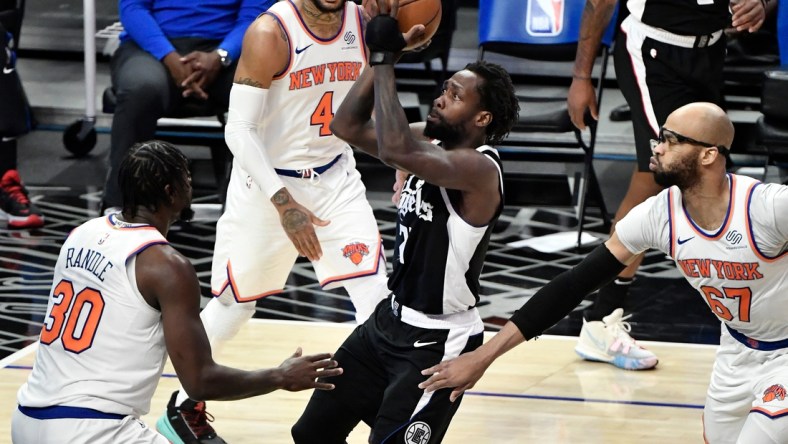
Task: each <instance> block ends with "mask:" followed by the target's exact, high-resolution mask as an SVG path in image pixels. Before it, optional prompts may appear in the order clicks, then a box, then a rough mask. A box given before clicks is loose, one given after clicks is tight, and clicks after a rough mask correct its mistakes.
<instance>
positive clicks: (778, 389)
mask: <svg viewBox="0 0 788 444" xmlns="http://www.w3.org/2000/svg"><path fill="white" fill-rule="evenodd" d="M775 399H776V400H778V401H783V400H785V387H783V386H782V384H774V385H773V386H771V387H769V388H767V389H766V390H764V391H763V402H771V401H774V400H775Z"/></svg>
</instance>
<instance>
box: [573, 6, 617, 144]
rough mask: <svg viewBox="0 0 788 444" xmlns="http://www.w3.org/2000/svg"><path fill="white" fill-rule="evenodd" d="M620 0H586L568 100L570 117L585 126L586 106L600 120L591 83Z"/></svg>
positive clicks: (580, 125) (577, 123)
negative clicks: (603, 39)
mask: <svg viewBox="0 0 788 444" xmlns="http://www.w3.org/2000/svg"><path fill="white" fill-rule="evenodd" d="M616 2H617V0H586V5H585V8H584V9H583V17H582V19H581V21H580V37H579V39H578V42H577V54H576V55H575V66H574V68H573V71H572V85H571V86H570V87H569V96H568V97H567V99H566V100H567V103H568V106H569V117H570V118H571V119H572V123H573V124H574V125H575V126H576V127H578V128H580V129H584V128H585V127H586V124H585V122H584V120H583V119H584V115H585V112H586V109H588V110H590V111H591V117H593V118H594V120H599V110H598V109H597V103H596V92H595V90H594V84H593V83H591V71H592V70H593V68H594V61H595V60H596V55H597V53H598V52H599V44H600V42H601V41H602V34H604V32H605V28H607V25H608V23H610V18H611V17H612V16H613V11H615V9H616Z"/></svg>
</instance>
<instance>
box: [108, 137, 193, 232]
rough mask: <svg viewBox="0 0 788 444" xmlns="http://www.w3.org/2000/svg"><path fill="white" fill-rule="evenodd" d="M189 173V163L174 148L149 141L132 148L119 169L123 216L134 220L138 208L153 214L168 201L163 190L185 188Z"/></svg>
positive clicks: (164, 143) (167, 144)
mask: <svg viewBox="0 0 788 444" xmlns="http://www.w3.org/2000/svg"><path fill="white" fill-rule="evenodd" d="M188 174H189V160H188V159H187V158H186V156H185V155H183V153H182V152H180V150H178V148H175V146H174V145H172V144H170V143H167V142H162V141H161V140H150V141H147V142H141V143H138V144H136V145H134V146H132V147H131V149H130V150H129V153H128V155H127V156H126V158H125V159H123V162H122V163H121V164H120V168H119V169H118V182H119V184H120V190H121V193H122V194H123V213H124V214H126V215H128V216H130V217H134V216H136V215H137V208H139V207H146V208H148V209H149V210H151V211H156V210H157V209H158V208H159V205H162V204H165V203H166V202H167V196H166V195H165V193H164V187H165V186H166V185H170V186H172V187H175V188H176V189H178V190H184V189H186V187H187V184H186V180H187V177H188Z"/></svg>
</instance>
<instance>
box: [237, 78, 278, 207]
mask: <svg viewBox="0 0 788 444" xmlns="http://www.w3.org/2000/svg"><path fill="white" fill-rule="evenodd" d="M267 96H268V90H267V89H263V88H256V87H254V86H249V85H241V84H238V83H233V86H232V88H231V89H230V107H229V110H228V112H227V126H225V128H224V138H225V140H226V141H227V146H228V147H229V148H230V152H232V153H233V156H235V158H236V160H238V162H240V164H241V167H243V169H244V170H246V172H247V173H249V175H250V176H252V179H253V180H254V181H255V183H257V184H258V185H259V186H260V188H261V189H262V190H263V193H265V195H266V196H268V198H269V199H270V198H271V196H273V195H274V194H276V192H277V191H279V190H280V189H282V188H284V186H285V184H284V183H283V182H282V179H281V178H280V177H279V176H278V175H277V174H276V172H275V171H274V167H273V166H272V165H271V161H270V160H269V159H268V154H267V153H266V148H265V146H263V141H262V140H260V136H259V135H258V134H257V126H258V125H259V123H260V121H261V119H262V115H263V111H265V99H266V97H267Z"/></svg>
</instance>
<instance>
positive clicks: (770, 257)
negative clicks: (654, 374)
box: [616, 174, 788, 341]
mask: <svg viewBox="0 0 788 444" xmlns="http://www.w3.org/2000/svg"><path fill="white" fill-rule="evenodd" d="M728 178H729V179H728V180H729V183H730V190H731V191H730V203H729V205H728V212H727V214H726V217H725V220H724V222H723V223H722V226H720V227H719V228H718V229H716V230H714V231H713V232H708V231H705V230H703V229H701V228H700V227H698V226H697V225H696V224H695V223H694V222H693V221H692V219H690V217H689V215H688V213H687V211H686V210H685V208H684V206H683V203H682V197H681V192H680V191H679V190H678V188H676V187H672V188H670V189H668V190H665V191H663V192H662V193H660V194H659V195H658V196H656V197H654V198H652V199H650V200H649V201H647V203H648V205H641V206H640V207H643V206H645V207H647V208H645V209H644V208H638V211H637V212H635V214H633V218H632V219H631V220H628V219H630V218H629V215H628V216H627V217H626V218H624V219H622V221H621V222H620V223H619V225H617V226H616V232H617V233H618V236H619V238H620V239H621V240H622V242H623V243H624V245H625V246H626V247H627V249H629V250H630V251H632V252H639V251H643V250H644V249H645V248H644V247H646V248H648V247H653V248H658V249H660V250H662V251H663V252H665V253H667V254H668V255H669V256H670V257H672V258H673V260H674V261H675V262H676V265H677V266H678V268H679V270H680V271H681V273H682V274H683V275H684V277H685V278H686V279H687V281H688V282H689V283H690V284H691V285H692V286H693V287H694V288H696V289H697V290H698V291H699V292H700V294H701V296H702V297H703V299H704V301H705V302H706V304H707V305H708V306H709V308H710V309H711V311H712V312H713V313H714V314H715V315H717V317H719V318H720V320H722V321H723V322H725V323H726V324H727V325H728V326H730V327H731V328H733V329H735V330H737V331H738V332H740V333H742V334H744V335H746V336H747V337H749V338H752V339H754V340H758V341H778V340H783V339H788V322H786V319H788V252H786V249H788V187H785V186H781V185H777V184H762V183H760V182H758V181H757V180H755V179H752V178H749V177H746V176H738V175H734V174H729V175H728ZM633 211H634V210H633ZM630 214H632V213H630ZM649 219H650V220H649ZM636 221H640V223H631V222H636ZM619 227H621V228H619ZM638 230H640V231H641V233H637V231H638Z"/></svg>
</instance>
